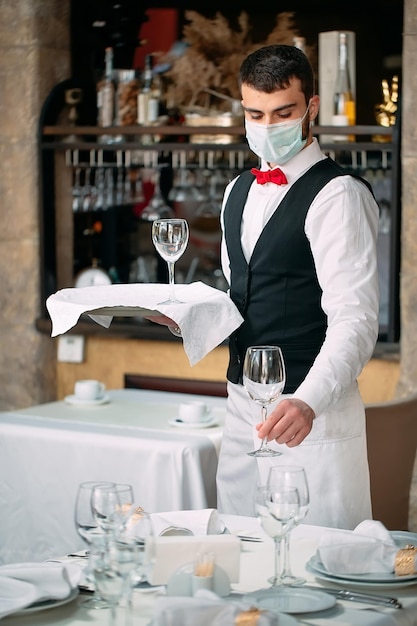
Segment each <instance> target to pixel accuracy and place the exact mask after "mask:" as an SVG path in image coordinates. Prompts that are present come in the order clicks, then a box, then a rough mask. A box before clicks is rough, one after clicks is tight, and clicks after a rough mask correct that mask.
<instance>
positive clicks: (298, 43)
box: [292, 36, 306, 54]
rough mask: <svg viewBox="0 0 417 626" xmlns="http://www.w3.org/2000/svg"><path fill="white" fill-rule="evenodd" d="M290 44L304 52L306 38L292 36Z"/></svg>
mask: <svg viewBox="0 0 417 626" xmlns="http://www.w3.org/2000/svg"><path fill="white" fill-rule="evenodd" d="M292 44H293V46H294V47H295V48H298V49H299V50H301V51H302V52H304V54H306V38H305V37H298V36H297V37H294V38H293V40H292Z"/></svg>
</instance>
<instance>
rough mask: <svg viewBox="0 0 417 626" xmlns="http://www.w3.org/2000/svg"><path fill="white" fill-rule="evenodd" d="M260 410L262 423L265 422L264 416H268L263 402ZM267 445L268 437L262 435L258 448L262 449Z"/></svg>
mask: <svg viewBox="0 0 417 626" xmlns="http://www.w3.org/2000/svg"><path fill="white" fill-rule="evenodd" d="M261 411H262V423H263V424H264V423H265V422H266V418H267V416H268V415H267V413H268V411H267V409H266V405H265V404H263V405H262V408H261ZM267 446H268V439H267V437H264V438H263V439H262V443H261V447H260V448H259V449H260V450H263V449H264V448H266V447H267Z"/></svg>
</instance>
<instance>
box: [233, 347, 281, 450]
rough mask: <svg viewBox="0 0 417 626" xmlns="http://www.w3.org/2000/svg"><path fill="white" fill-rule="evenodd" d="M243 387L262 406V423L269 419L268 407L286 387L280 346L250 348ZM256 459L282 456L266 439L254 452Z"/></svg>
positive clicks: (246, 360) (246, 356)
mask: <svg viewBox="0 0 417 626" xmlns="http://www.w3.org/2000/svg"><path fill="white" fill-rule="evenodd" d="M243 385H244V387H245V389H246V391H247V392H248V394H249V396H250V398H251V399H252V400H254V401H255V402H257V403H258V404H260V405H261V407H262V421H263V422H265V421H266V418H267V406H268V404H271V403H272V402H274V401H275V400H277V399H278V397H279V396H280V395H281V393H282V391H283V389H284V386H285V366H284V359H283V356H282V352H281V349H280V348H279V347H278V346H250V347H249V348H248V349H247V350H246V354H245V360H244V363H243ZM248 454H249V455H250V456H255V457H273V456H280V455H281V452H278V450H274V449H273V448H271V447H270V446H269V445H268V440H267V439H266V438H264V439H263V440H262V443H261V446H260V447H259V448H258V449H257V450H254V451H253V452H248Z"/></svg>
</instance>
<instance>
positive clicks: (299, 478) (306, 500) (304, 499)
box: [267, 465, 310, 585]
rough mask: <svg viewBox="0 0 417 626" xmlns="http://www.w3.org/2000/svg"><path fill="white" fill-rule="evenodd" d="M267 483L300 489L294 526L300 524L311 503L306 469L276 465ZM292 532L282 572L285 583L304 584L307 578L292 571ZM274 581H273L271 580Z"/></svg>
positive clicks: (272, 485) (286, 540)
mask: <svg viewBox="0 0 417 626" xmlns="http://www.w3.org/2000/svg"><path fill="white" fill-rule="evenodd" d="M267 485H268V486H269V487H271V488H273V489H278V488H286V487H294V488H295V489H297V491H298V497H299V501H300V505H299V508H298V513H297V515H296V516H295V518H294V526H298V524H300V523H301V522H302V521H303V519H304V518H305V516H306V515H307V511H308V507H309V504H310V497H309V490H308V482H307V476H306V473H305V470H304V468H303V467H300V466H298V465H276V466H274V467H271V469H270V470H269V476H268V482H267ZM290 536H291V535H290V533H287V534H286V535H285V538H284V558H283V568H282V573H281V583H282V584H283V585H303V584H304V583H305V582H306V581H305V578H302V577H298V576H294V574H293V573H292V572H291V560H290ZM271 582H272V581H271Z"/></svg>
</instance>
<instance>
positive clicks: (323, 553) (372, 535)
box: [317, 520, 417, 576]
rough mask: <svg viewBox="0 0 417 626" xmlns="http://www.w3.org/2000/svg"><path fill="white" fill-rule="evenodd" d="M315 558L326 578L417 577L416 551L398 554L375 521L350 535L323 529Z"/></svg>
mask: <svg viewBox="0 0 417 626" xmlns="http://www.w3.org/2000/svg"><path fill="white" fill-rule="evenodd" d="M317 554H318V557H319V559H320V561H321V563H322V564H323V565H324V567H325V568H326V570H327V571H328V572H329V574H377V573H378V574H390V573H393V572H395V574H397V575H399V576H401V575H405V574H413V573H417V563H416V558H417V548H407V549H401V550H400V549H399V548H398V546H397V545H396V543H395V541H394V540H393V538H392V537H391V535H390V533H389V531H388V530H387V529H386V528H385V526H384V525H383V524H382V523H381V522H379V521H376V520H365V521H363V522H361V523H360V524H359V525H358V526H357V527H356V528H355V529H354V530H353V531H349V530H340V529H336V528H329V529H326V531H325V532H324V533H323V535H322V537H321V539H320V543H319V547H318V549H317Z"/></svg>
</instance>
